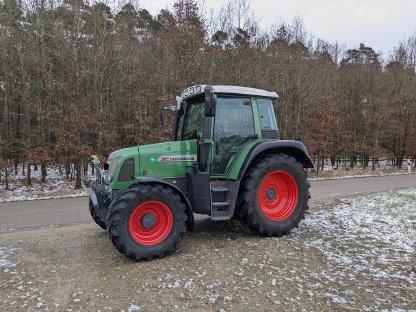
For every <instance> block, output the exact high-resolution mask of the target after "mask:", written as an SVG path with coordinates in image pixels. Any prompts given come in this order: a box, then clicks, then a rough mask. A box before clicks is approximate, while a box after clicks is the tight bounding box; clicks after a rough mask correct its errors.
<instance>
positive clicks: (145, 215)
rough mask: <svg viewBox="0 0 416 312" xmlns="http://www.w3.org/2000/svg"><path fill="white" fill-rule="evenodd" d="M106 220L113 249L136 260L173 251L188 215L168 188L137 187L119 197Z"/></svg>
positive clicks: (184, 227)
mask: <svg viewBox="0 0 416 312" xmlns="http://www.w3.org/2000/svg"><path fill="white" fill-rule="evenodd" d="M107 219H108V231H109V234H110V238H111V241H112V242H113V244H114V246H115V247H116V248H117V249H118V250H119V251H120V252H121V253H123V254H125V255H126V256H127V257H130V258H135V259H136V260H137V261H140V260H142V259H147V260H150V259H153V258H156V257H158V258H163V257H164V256H166V255H167V254H169V253H171V252H173V251H174V250H175V249H176V245H177V244H178V243H179V242H180V241H181V240H182V237H183V235H184V233H185V232H186V223H187V220H188V215H187V211H186V206H185V204H184V203H183V201H182V199H181V198H180V196H179V195H178V194H177V193H175V192H174V191H173V190H172V189H171V188H169V187H165V186H162V185H158V184H152V185H148V184H140V185H135V186H133V187H131V188H129V189H127V190H126V191H124V192H123V193H122V194H121V195H120V197H119V198H118V199H117V200H116V202H114V204H113V205H112V206H111V208H110V210H109V212H108V216H107Z"/></svg>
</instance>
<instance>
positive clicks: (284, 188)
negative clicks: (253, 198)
mask: <svg viewBox="0 0 416 312" xmlns="http://www.w3.org/2000/svg"><path fill="white" fill-rule="evenodd" d="M257 196H258V201H259V205H260V208H261V211H262V212H263V213H264V215H265V216H266V217H268V218H269V219H272V220H275V221H282V220H285V219H286V218H287V217H289V216H290V215H291V214H292V213H293V211H294V210H295V208H296V204H297V202H298V186H297V184H296V182H295V179H293V177H292V176H291V175H290V174H289V173H287V172H285V171H273V172H271V173H269V174H268V175H266V176H265V177H264V179H263V181H262V182H261V184H260V187H259V190H258V194H257Z"/></svg>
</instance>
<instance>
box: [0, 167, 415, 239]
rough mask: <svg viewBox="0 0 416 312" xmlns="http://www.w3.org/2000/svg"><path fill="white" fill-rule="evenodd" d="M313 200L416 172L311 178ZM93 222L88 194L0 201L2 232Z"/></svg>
mask: <svg viewBox="0 0 416 312" xmlns="http://www.w3.org/2000/svg"><path fill="white" fill-rule="evenodd" d="M311 184H312V187H311V194H312V200H321V199H325V198H331V197H336V196H340V195H352V194H358V193H368V192H375V191H383V190H388V189H396V188H405V187H415V186H416V174H410V175H395V176H385V177H368V178H351V179H338V180H321V181H311ZM84 222H91V217H90V215H89V211H88V200H87V198H86V197H77V198H63V199H47V200H33V201H20V202H10V203H0V232H5V231H14V230H21V229H30V228H37V227H46V226H56V225H64V224H77V223H84Z"/></svg>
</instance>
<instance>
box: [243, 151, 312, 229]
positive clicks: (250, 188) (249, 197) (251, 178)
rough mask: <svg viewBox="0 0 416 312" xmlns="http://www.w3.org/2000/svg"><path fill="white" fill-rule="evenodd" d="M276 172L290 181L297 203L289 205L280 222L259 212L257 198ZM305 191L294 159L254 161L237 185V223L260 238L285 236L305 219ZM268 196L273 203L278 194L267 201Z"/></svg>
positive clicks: (272, 157) (269, 157)
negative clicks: (264, 184)
mask: <svg viewBox="0 0 416 312" xmlns="http://www.w3.org/2000/svg"><path fill="white" fill-rule="evenodd" d="M276 171H278V172H280V173H281V172H283V175H285V174H288V175H290V177H291V178H292V180H291V181H294V183H295V184H296V187H297V201H296V202H294V203H293V205H291V207H292V208H291V209H290V211H291V212H290V213H289V215H288V216H285V217H284V218H283V219H278V218H275V219H273V218H274V217H273V216H272V217H269V216H267V215H266V214H265V212H264V209H262V208H261V204H260V199H259V197H258V192H259V191H260V188H261V185H262V184H263V181H264V179H265V178H266V177H269V176H270V174H271V173H273V172H276ZM289 180H290V178H289ZM309 188H310V183H309V181H308V179H307V174H306V172H305V170H304V169H303V167H302V165H301V164H300V163H298V162H297V161H296V159H295V158H293V157H291V156H289V155H286V154H276V155H267V156H265V157H262V158H260V159H257V160H255V161H253V163H252V164H251V165H250V167H249V169H248V170H247V172H246V174H245V175H244V178H243V180H242V183H241V188H240V192H239V195H238V199H237V207H238V209H239V216H240V220H241V222H242V223H243V224H244V225H246V226H248V227H249V228H250V229H252V230H253V231H255V232H257V233H258V234H260V235H265V236H282V235H284V234H288V233H289V232H290V231H291V230H292V229H293V228H295V227H297V226H298V224H299V222H300V221H301V220H302V219H304V218H305V211H306V210H307V209H308V208H309V207H308V200H309V198H310V193H309ZM272 196H274V197H273V200H274V199H275V198H277V196H278V192H274V193H272V194H271V195H270V197H272ZM293 197H296V196H293ZM265 200H266V201H267V200H269V199H268V198H267V199H265ZM270 200H271V199H270ZM263 201H264V200H263ZM289 206H290V205H289Z"/></svg>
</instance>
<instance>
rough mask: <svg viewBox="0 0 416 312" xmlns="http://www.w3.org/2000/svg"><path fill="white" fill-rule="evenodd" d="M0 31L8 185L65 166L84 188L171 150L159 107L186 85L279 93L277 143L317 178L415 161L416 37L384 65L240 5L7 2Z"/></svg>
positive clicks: (361, 50)
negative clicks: (94, 160)
mask: <svg viewBox="0 0 416 312" xmlns="http://www.w3.org/2000/svg"><path fill="white" fill-rule="evenodd" d="M328 27H331V25H328ZM0 30H1V31H0V50H1V51H0V115H1V116H0V117H1V124H0V171H1V172H2V175H3V177H4V176H6V177H7V175H8V172H10V171H11V170H16V171H17V170H18V169H17V168H18V166H19V164H20V165H21V164H23V168H25V167H26V169H27V168H30V164H37V165H40V168H41V171H42V181H44V180H45V179H46V176H47V166H48V165H59V166H60V168H61V167H62V170H64V171H66V173H67V176H69V174H70V173H69V172H70V168H71V167H72V166H73V168H75V169H74V170H75V175H76V177H77V179H76V182H77V183H76V187H81V176H82V170H83V167H85V164H87V163H88V161H89V157H90V155H91V154H98V155H102V157H105V156H107V155H108V154H109V153H110V152H111V151H113V150H116V149H119V148H122V147H126V146H132V145H138V144H146V143H152V142H158V141H165V140H169V138H170V131H171V129H170V127H169V126H167V127H164V128H162V127H161V125H160V123H159V119H158V116H159V109H160V107H161V106H166V105H171V104H173V103H175V96H176V95H178V94H179V93H180V91H181V90H183V89H184V88H186V87H188V86H191V85H195V84H229V85H241V86H249V87H257V88H261V89H266V90H270V91H276V92H277V93H278V94H279V96H280V99H279V100H277V101H275V103H274V104H275V110H276V113H277V115H278V116H277V117H278V122H279V129H280V134H281V138H282V139H301V140H302V141H303V142H304V143H305V145H306V146H307V148H308V151H309V153H310V154H311V156H313V158H314V161H315V163H316V164H317V166H318V168H319V167H320V166H323V161H324V160H325V159H330V160H331V163H332V164H333V165H334V166H339V165H340V164H342V166H344V167H346V166H348V167H350V168H353V167H354V166H355V165H356V164H357V162H360V165H361V166H363V167H364V168H366V167H373V168H374V166H375V165H376V163H377V160H378V159H380V158H389V159H391V161H392V162H393V165H395V166H396V167H398V168H401V166H402V163H403V160H404V159H405V158H411V159H413V160H416V126H415V125H416V33H415V35H413V36H412V37H410V38H408V39H406V40H404V41H403V42H398V43H397V47H396V48H395V49H394V50H392V51H384V53H383V55H380V53H379V51H374V49H372V48H371V47H368V46H366V45H364V44H359V45H358V46H357V47H355V48H350V49H347V48H345V47H344V46H343V45H340V44H339V43H330V42H327V41H325V40H324V39H319V38H316V37H315V36H314V35H313V34H311V33H309V32H308V31H307V30H306V29H305V27H304V25H303V21H302V19H301V18H299V17H296V18H294V19H293V21H292V22H291V23H285V22H279V23H276V24H275V25H273V26H270V27H269V28H268V29H262V28H261V27H260V26H259V22H258V18H257V17H256V16H254V14H253V13H252V11H251V10H250V7H249V2H248V1H247V0H231V1H230V2H229V3H228V4H227V5H225V6H224V7H223V8H222V9H221V10H220V11H219V12H213V11H212V10H209V9H207V8H204V7H201V6H200V4H199V3H198V2H196V1H194V0H178V1H176V2H175V3H174V5H173V7H172V8H171V9H169V10H161V11H160V12H159V13H158V14H157V15H154V16H153V15H151V14H150V13H149V12H148V11H147V10H146V9H145V8H143V7H141V6H140V3H138V4H137V3H133V2H125V3H118V4H117V6H112V7H110V6H108V5H107V4H106V3H105V2H100V1H95V2H88V1H84V0H64V1H61V0H19V1H17V0H3V1H2V2H0ZM30 173H31V170H26V172H23V174H26V175H27V184H30V183H31V179H30ZM3 180H4V178H3V179H2V182H3Z"/></svg>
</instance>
